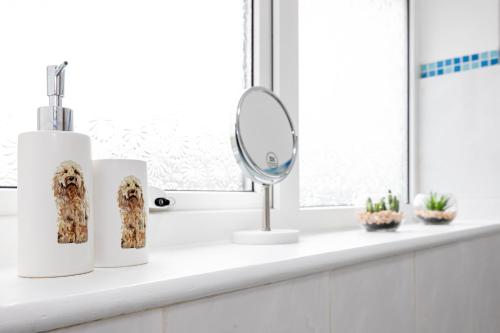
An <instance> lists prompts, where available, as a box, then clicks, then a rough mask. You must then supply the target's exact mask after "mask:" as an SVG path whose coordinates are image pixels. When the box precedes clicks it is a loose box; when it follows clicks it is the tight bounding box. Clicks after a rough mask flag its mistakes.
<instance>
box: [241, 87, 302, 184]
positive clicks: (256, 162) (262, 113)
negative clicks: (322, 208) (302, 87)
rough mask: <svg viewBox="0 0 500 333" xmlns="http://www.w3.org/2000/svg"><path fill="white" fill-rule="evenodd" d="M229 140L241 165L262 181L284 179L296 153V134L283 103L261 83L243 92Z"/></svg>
mask: <svg viewBox="0 0 500 333" xmlns="http://www.w3.org/2000/svg"><path fill="white" fill-rule="evenodd" d="M232 143H233V149H234V152H235V155H236V158H237V160H238V162H239V163H240V165H241V167H242V169H243V170H244V171H245V172H246V173H247V175H248V176H249V177H250V178H251V179H252V180H253V181H255V182H258V183H261V184H264V185H272V184H276V183H278V182H280V181H282V180H283V179H285V178H286V176H287V175H288V174H289V173H290V171H291V170H292V167H293V164H294V162H295V157H296V154H297V136H296V134H295V130H294V127H293V123H292V120H291V118H290V116H289V114H288V112H287V110H286V108H285V106H284V105H283V103H282V102H281V101H280V99H279V98H278V97H277V96H276V95H275V94H274V93H272V92H271V91H269V90H267V89H265V88H261V87H252V88H250V89H248V90H247V91H245V93H244V94H243V95H242V97H241V99H240V102H239V104H238V112H237V117H236V126H235V133H234V137H233V138H232Z"/></svg>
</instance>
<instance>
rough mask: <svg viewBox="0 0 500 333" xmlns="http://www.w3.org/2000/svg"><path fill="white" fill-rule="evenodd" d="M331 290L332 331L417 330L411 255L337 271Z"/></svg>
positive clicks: (384, 332) (382, 332)
mask: <svg viewBox="0 0 500 333" xmlns="http://www.w3.org/2000/svg"><path fill="white" fill-rule="evenodd" d="M330 289H331V302H332V304H331V327H332V329H331V332H332V333H362V332H366V333H379V332H380V333H391V332H394V333H401V332H404V333H414V332H415V308H414V306H415V301H414V272H413V255H412V254H409V255H404V256H397V257H391V258H387V259H383V260H378V261H374V262H368V263H363V264H359V265H356V266H351V267H346V268H343V269H340V270H335V271H333V272H332V273H331V286H330ZM436 332H437V331H436Z"/></svg>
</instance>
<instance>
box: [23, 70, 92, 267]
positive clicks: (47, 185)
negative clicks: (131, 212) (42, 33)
mask: <svg viewBox="0 0 500 333" xmlns="http://www.w3.org/2000/svg"><path fill="white" fill-rule="evenodd" d="M67 64H68V63H67V62H64V63H63V64H61V65H59V66H48V67H47V95H48V96H49V106H45V107H40V108H39V109H38V131H36V132H27V133H22V134H20V135H19V141H18V218H19V222H18V274H19V276H23V277H55V276H65V275H74V274H81V273H86V272H90V271H91V270H92V269H93V254H94V244H93V241H94V237H93V236H94V235H93V221H92V202H91V199H92V160H91V152H90V138H89V137H88V136H87V135H84V134H78V133H74V132H72V130H73V111H72V110H71V109H68V108H65V107H62V98H63V96H64V72H65V68H66V65H67Z"/></svg>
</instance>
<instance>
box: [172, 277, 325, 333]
mask: <svg viewBox="0 0 500 333" xmlns="http://www.w3.org/2000/svg"><path fill="white" fill-rule="evenodd" d="M328 302H329V300H328V273H323V274H316V275H311V276H307V277H304V278H299V279H294V280H290V281H286V282H282V283H276V284H271V285H267V286H262V287H257V288H251V289H247V290H242V291H238V292H233V293H228V294H224V295H219V296H215V297H210V298H205V299H201V300H197V301H192V302H187V303H183V304H178V305H173V306H170V307H168V308H166V309H165V316H164V318H165V322H164V326H165V332H166V333H194V332H205V333H225V332H232V333H264V332H269V333H279V332H282V333H307V332H315V333H326V332H328V308H329V306H328Z"/></svg>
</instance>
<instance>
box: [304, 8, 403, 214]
mask: <svg viewBox="0 0 500 333" xmlns="http://www.w3.org/2000/svg"><path fill="white" fill-rule="evenodd" d="M299 45H300V51H299V52H300V53H299V59H300V63H299V66H300V68H299V77H300V83H299V86H300V143H301V146H300V149H301V150H300V203H301V206H309V207H310V206H335V205H351V204H353V203H355V202H356V201H357V200H358V198H362V197H366V196H367V195H373V194H379V193H383V192H385V191H387V189H392V190H393V192H396V193H399V194H404V193H405V184H406V168H407V167H406V166H407V162H406V160H407V159H406V155H407V151H406V128H407V127H406V115H407V74H406V73H407V14H406V0H338V1H331V0H307V1H300V3H299Z"/></svg>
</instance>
